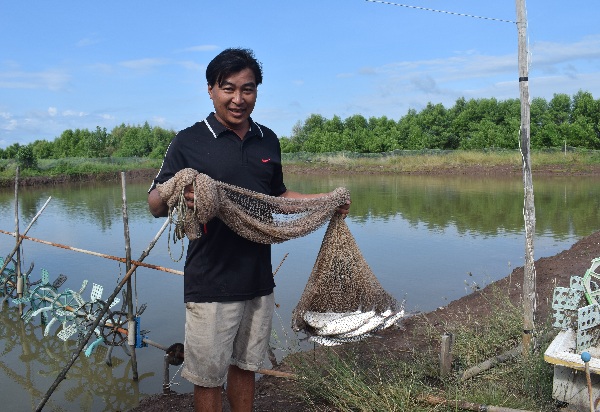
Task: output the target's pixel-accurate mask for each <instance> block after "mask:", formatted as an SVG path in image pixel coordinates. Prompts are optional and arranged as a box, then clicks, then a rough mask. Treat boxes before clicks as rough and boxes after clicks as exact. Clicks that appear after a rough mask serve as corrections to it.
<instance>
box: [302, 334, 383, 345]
mask: <svg viewBox="0 0 600 412" xmlns="http://www.w3.org/2000/svg"><path fill="white" fill-rule="evenodd" d="M369 336H371V335H369V334H365V335H360V336H353V337H351V338H335V337H332V336H311V337H310V338H308V340H309V341H311V342H315V343H318V344H319V345H323V346H337V345H343V344H344V343H351V342H360V341H361V340H363V339H366V338H368V337H369Z"/></svg>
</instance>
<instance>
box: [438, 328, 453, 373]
mask: <svg viewBox="0 0 600 412" xmlns="http://www.w3.org/2000/svg"><path fill="white" fill-rule="evenodd" d="M452 340H453V336H452V334H451V333H444V334H443V335H442V344H441V348H440V378H442V379H444V378H445V377H447V376H448V375H449V374H450V372H451V371H452Z"/></svg>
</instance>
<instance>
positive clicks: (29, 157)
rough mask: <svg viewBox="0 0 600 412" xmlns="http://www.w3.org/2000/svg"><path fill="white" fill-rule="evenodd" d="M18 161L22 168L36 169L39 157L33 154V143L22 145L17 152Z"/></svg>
mask: <svg viewBox="0 0 600 412" xmlns="http://www.w3.org/2000/svg"><path fill="white" fill-rule="evenodd" d="M16 158H17V163H18V164H19V167H21V168H22V169H35V168H37V159H36V157H35V155H34V154H33V149H32V148H31V145H27V146H21V147H20V148H19V151H18V152H17V156H16Z"/></svg>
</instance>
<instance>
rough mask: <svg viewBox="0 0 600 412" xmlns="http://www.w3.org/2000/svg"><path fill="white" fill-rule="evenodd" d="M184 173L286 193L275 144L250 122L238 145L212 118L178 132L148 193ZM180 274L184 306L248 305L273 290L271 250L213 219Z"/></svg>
mask: <svg viewBox="0 0 600 412" xmlns="http://www.w3.org/2000/svg"><path fill="white" fill-rule="evenodd" d="M187 167H190V168H192V169H195V170H197V171H198V172H200V173H205V174H207V175H208V176H210V177H212V178H213V179H215V180H218V181H221V182H225V183H229V184H232V185H236V186H240V187H244V188H246V189H250V190H253V191H256V192H259V193H263V194H267V195H271V196H279V195H281V194H282V193H284V192H285V191H286V187H285V185H284V183H283V174H282V170H281V148H280V146H279V139H277V136H276V135H275V133H273V132H272V131H271V130H270V129H268V128H266V127H264V126H262V125H259V124H257V123H255V122H254V121H252V120H251V119H250V130H249V131H248V133H247V134H246V136H245V137H244V139H243V140H242V139H240V138H239V137H238V136H237V135H236V134H235V133H234V132H232V131H231V130H229V129H227V128H226V127H225V126H223V125H222V124H221V123H219V121H218V120H217V119H216V118H215V116H214V113H211V114H210V115H209V116H208V117H207V118H206V119H205V120H203V121H201V122H198V123H196V124H194V125H193V126H191V127H189V128H187V129H185V130H182V131H180V132H179V133H178V134H177V135H176V136H175V138H174V139H173V141H172V142H171V144H170V145H169V148H168V149H167V154H166V155H165V158H164V160H163V164H162V166H161V169H160V171H159V172H158V175H157V176H156V178H155V179H154V182H153V184H152V186H151V188H150V190H152V189H153V188H154V187H155V185H156V184H157V183H163V182H166V181H167V180H169V179H170V178H171V177H173V176H174V175H175V173H176V172H177V171H179V170H181V169H184V168H187ZM184 274H185V275H184V300H185V302H223V301H239V300H248V299H253V298H255V297H257V296H264V295H268V294H270V293H271V292H272V291H273V288H274V286H275V283H274V281H273V269H272V266H271V245H263V244H259V243H255V242H251V241H250V240H247V239H244V238H242V237H241V236H239V235H238V234H236V233H235V232H233V231H232V230H231V229H229V227H228V226H227V225H225V224H224V223H223V222H222V221H221V220H220V219H218V218H214V219H212V220H211V221H210V222H208V224H207V225H206V231H205V232H204V233H203V234H202V236H201V237H200V238H199V239H197V240H194V241H191V242H189V245H188V250H187V257H186V262H185V269H184Z"/></svg>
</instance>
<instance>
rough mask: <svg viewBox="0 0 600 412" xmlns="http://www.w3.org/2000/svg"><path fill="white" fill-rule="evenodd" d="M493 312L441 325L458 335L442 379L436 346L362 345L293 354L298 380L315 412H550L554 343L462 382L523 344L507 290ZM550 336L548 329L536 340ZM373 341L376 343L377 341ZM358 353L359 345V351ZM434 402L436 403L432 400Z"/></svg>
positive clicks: (429, 336)
mask: <svg viewBox="0 0 600 412" xmlns="http://www.w3.org/2000/svg"><path fill="white" fill-rule="evenodd" d="M489 303H490V306H489V315H488V316H485V317H482V318H478V320H474V319H467V318H465V317H463V316H468V314H461V318H460V319H455V320H453V321H452V322H449V323H447V324H445V325H444V327H443V329H444V330H445V331H446V332H449V333H452V335H453V336H454V345H453V349H452V354H453V358H454V363H453V367H454V368H453V372H452V373H451V375H450V376H447V377H445V378H444V379H441V378H440V377H439V362H438V359H439V349H438V347H437V346H436V345H429V344H425V346H424V347H420V348H419V349H415V350H414V351H413V352H411V353H409V354H406V353H404V354H403V355H400V354H394V353H389V352H388V353H381V352H379V353H368V352H365V350H366V349H365V347H368V344H366V343H365V344H364V345H362V346H355V347H352V349H346V348H344V347H342V348H339V347H338V348H321V349H320V350H318V351H316V352H315V353H308V354H296V355H294V356H291V357H290V362H291V363H292V365H293V368H294V370H295V372H296V373H297V374H298V375H299V376H300V379H298V382H299V384H298V385H299V387H300V388H301V390H300V392H301V393H300V396H301V398H302V399H303V400H304V402H305V403H306V404H307V405H310V406H311V410H324V411H325V410H332V411H361V412H363V411H364V412H375V411H433V410H435V411H441V412H445V411H459V410H464V409H462V408H460V407H458V406H457V405H456V403H452V402H457V401H460V402H468V403H471V404H478V405H482V406H484V405H488V406H497V407H504V408H513V409H525V410H535V411H542V412H546V411H548V412H550V411H554V410H556V407H557V405H556V403H555V402H554V400H553V399H552V378H553V369H552V366H551V365H549V364H547V363H546V362H545V361H544V360H543V353H544V351H545V350H546V348H547V344H548V343H549V339H546V342H545V343H541V344H539V345H537V347H536V348H535V350H534V351H532V352H531V354H529V355H528V356H526V357H523V356H521V355H519V356H517V357H516V358H514V359H513V360H510V361H508V362H505V363H501V364H498V365H497V366H495V367H494V368H492V369H489V370H487V371H484V372H481V373H480V374H478V375H476V376H474V377H473V378H470V379H466V380H461V374H462V373H463V372H464V371H465V370H466V369H468V368H470V367H472V366H475V365H477V364H479V363H480V362H483V361H484V360H487V359H489V358H491V357H494V356H497V355H499V354H501V353H504V352H506V351H507V350H509V349H512V348H514V347H516V346H518V345H519V344H520V339H521V331H522V315H521V308H519V307H515V306H514V305H512V304H511V303H510V302H509V301H508V298H506V297H505V296H504V295H503V294H502V293H500V292H495V293H494V294H493V298H492V299H490V302H489ZM420 333H424V337H422V342H439V340H440V336H441V334H440V330H439V328H435V327H433V326H432V327H427V326H425V327H424V328H423V329H421V330H420ZM549 334H552V329H551V328H550V327H549V326H543V327H542V328H541V329H540V330H538V332H537V335H539V336H548V335H549ZM374 339H376V338H374ZM358 348H362V349H360V350H358ZM428 397H436V398H437V399H443V400H447V401H449V402H448V403H447V404H445V405H441V404H433V403H431V402H427V400H426V399H427V398H428ZM429 399H431V398H429Z"/></svg>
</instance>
